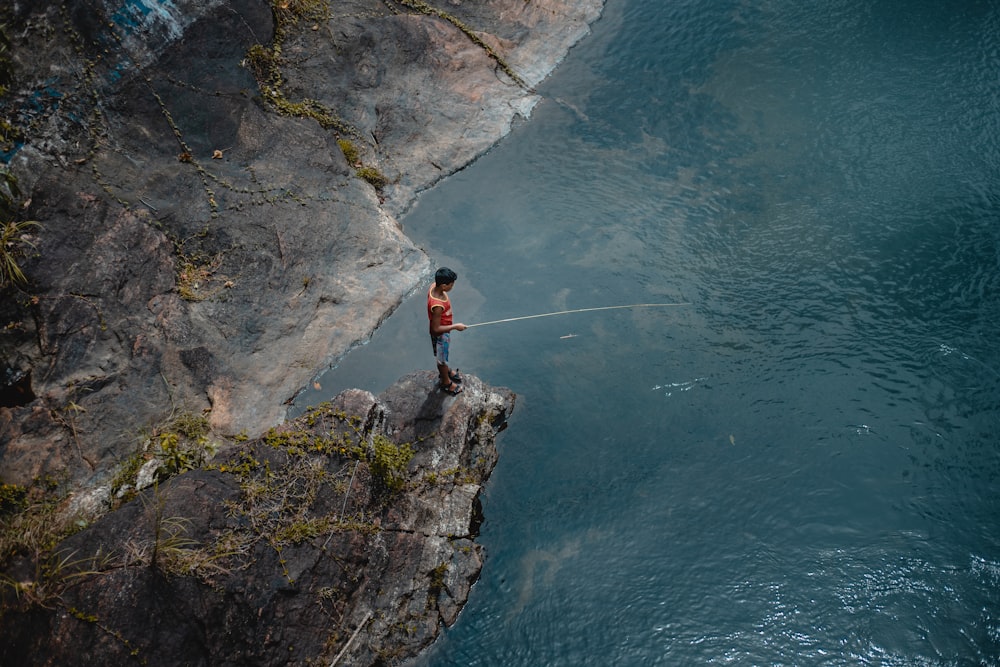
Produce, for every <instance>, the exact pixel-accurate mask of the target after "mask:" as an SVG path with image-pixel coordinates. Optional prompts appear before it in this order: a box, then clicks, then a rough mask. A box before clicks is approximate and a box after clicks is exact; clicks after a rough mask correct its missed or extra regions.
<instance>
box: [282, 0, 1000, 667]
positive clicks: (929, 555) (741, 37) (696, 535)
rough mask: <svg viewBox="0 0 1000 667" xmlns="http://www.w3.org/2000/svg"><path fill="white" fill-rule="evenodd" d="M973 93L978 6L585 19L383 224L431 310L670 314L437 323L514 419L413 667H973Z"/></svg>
mask: <svg viewBox="0 0 1000 667" xmlns="http://www.w3.org/2000/svg"><path fill="white" fill-rule="evenodd" d="M998 72H1000V5H998V4H997V3H995V2H985V1H984V2H975V1H964V2H961V3H942V2H929V1H915V2H914V1H911V2H905V3H904V2H889V1H886V2H880V3H869V2H861V1H859V0H834V1H827V2H805V3H803V2H791V1H789V0H773V1H771V2H767V1H763V0H762V1H758V2H736V1H733V2H723V1H716V0H711V1H710V0H702V1H700V2H681V1H671V2H663V3H650V2H646V3H640V2H637V1H635V0H611V1H610V2H609V4H608V6H607V8H606V11H605V15H604V17H603V18H602V19H601V21H600V22H598V24H597V25H596V26H595V32H594V34H593V35H592V36H591V37H589V38H588V39H587V40H586V41H585V42H584V43H583V44H581V45H580V46H579V47H577V48H576V49H575V50H574V51H573V52H572V53H571V54H570V57H569V58H568V59H567V61H566V62H565V63H564V64H563V66H561V67H560V69H559V70H557V72H556V73H555V74H554V75H553V76H552V77H551V78H550V79H549V80H547V81H546V82H545V83H544V84H543V86H542V87H541V92H542V93H543V94H544V95H545V97H546V100H545V101H544V102H543V103H541V104H540V105H539V107H538V108H537V109H536V111H535V113H534V115H533V118H532V119H531V121H530V122H529V123H526V124H524V125H522V126H520V127H518V128H517V129H516V131H515V132H514V133H513V134H512V135H511V137H509V138H508V140H506V141H505V142H503V143H502V144H501V145H500V146H498V147H497V148H496V149H494V150H493V151H492V152H491V153H489V154H488V155H487V156H485V157H483V158H482V159H481V160H479V161H478V162H477V163H475V164H474V165H473V166H472V167H470V168H469V169H467V170H465V171H464V172H462V173H460V174H458V175H456V176H454V177H453V178H451V179H448V180H447V181H445V182H444V183H443V184H441V185H440V186H439V187H437V188H436V189H435V190H433V191H431V192H429V193H427V194H426V195H425V196H423V197H422V198H421V200H420V201H419V202H418V204H417V205H416V206H415V208H414V209H413V210H412V211H411V213H410V214H409V215H408V216H407V217H406V218H405V219H404V221H403V222H404V225H405V227H406V230H407V232H408V234H410V235H411V237H412V238H414V239H415V240H417V241H418V242H419V243H420V244H422V245H423V246H424V247H425V248H426V249H427V250H428V252H429V253H430V254H431V255H432V256H433V257H435V259H436V261H437V262H438V263H439V264H444V265H448V266H451V267H452V268H454V269H456V270H457V271H458V273H459V282H458V283H457V285H456V287H455V289H454V291H453V292H452V298H453V301H454V303H455V311H456V318H457V319H458V320H459V321H464V322H467V323H472V322H481V321H486V320H494V319H500V318H505V317H514V316H520V315H526V314H532V313H542V312H547V311H555V310H563V309H571V308H589V307H598V306H607V305H616V304H628V303H646V302H663V301H668V302H675V301H685V302H690V304H691V305H690V306H687V307H681V308H675V309H637V310H616V311H605V312H598V313H581V314H575V315H565V316H560V317H552V318H544V319H538V320H527V321H521V322H515V323H509V324H498V325H494V326H488V327H482V328H476V329H470V330H468V331H466V332H463V333H457V334H455V335H454V338H453V350H452V358H453V361H454V362H455V365H457V366H459V367H461V368H463V369H464V370H466V371H467V372H472V373H475V374H476V375H478V376H480V377H482V378H483V379H485V380H486V381H488V382H490V383H492V384H496V385H506V386H509V387H511V388H513V389H514V390H515V391H516V392H518V394H519V404H518V409H517V412H516V414H515V417H514V419H513V422H512V425H511V428H509V429H508V430H507V431H506V432H505V433H504V435H503V436H502V437H501V440H500V449H501V458H500V462H499V464H498V466H497V468H496V471H495V472H494V475H493V477H492V479H491V480H490V482H489V484H488V486H487V488H486V489H485V492H484V498H483V499H484V509H485V513H486V517H487V521H486V523H485V524H484V525H483V532H482V535H481V538H480V539H481V541H482V543H483V544H484V545H485V546H486V548H487V550H488V553H489V557H488V560H487V563H486V566H485V568H484V570H483V573H482V578H481V579H480V581H479V582H478V583H477V584H476V586H475V587H474V589H473V593H472V597H471V599H470V601H469V603H468V605H467V607H466V609H465V610H464V611H463V613H462V615H461V617H460V619H459V621H458V623H457V624H456V625H455V626H454V627H453V628H450V629H448V630H447V631H446V632H444V634H443V636H442V638H441V639H440V641H439V642H438V643H437V644H435V646H434V647H432V648H431V649H430V650H429V651H428V652H427V653H426V654H425V655H423V656H421V657H420V658H418V659H417V660H416V661H414V662H413V665H414V667H417V666H420V667H439V666H445V665H449V666H450V665H455V666H458V665H461V666H468V665H505V666H511V665H524V666H526V667H527V666H532V667H535V666H538V665H553V666H554V665H567V666H579V665H594V666H601V667H605V666H607V665H629V666H630V665H637V666H638V665H642V666H646V665H689V664H737V665H859V664H868V665H997V664H1000V534H998V521H997V517H998V516H1000V500H998V499H1000V494H998V491H1000V447H998V444H1000V442H998V440H1000V349H998V348H1000V346H998V345H997V339H998V336H997V332H998V328H1000V327H998V325H1000V189H998V185H1000V178H998V175H1000V165H998V162H1000V113H998V112H1000V78H998ZM423 307H424V306H423V295H422V294H420V293H418V294H417V295H416V296H415V297H414V298H413V299H411V300H409V301H407V302H406V303H405V304H404V306H403V307H402V308H401V309H400V310H399V312H397V314H395V315H394V316H393V317H392V318H390V319H389V320H388V321H387V322H386V324H385V325H384V326H383V327H382V328H381V329H380V330H379V331H378V332H377V333H376V335H375V336H374V337H373V339H372V341H371V342H370V343H369V344H368V345H367V346H365V347H363V348H359V349H358V350H356V351H354V352H352V353H351V354H350V355H348V356H347V357H346V358H345V360H344V361H343V363H341V364H340V365H339V366H338V368H336V369H335V370H333V371H332V372H330V373H328V374H327V375H326V376H324V377H323V378H321V380H320V383H321V385H322V390H316V391H310V392H309V393H308V394H306V395H304V396H303V397H301V398H300V399H299V404H301V405H305V404H307V403H309V402H316V401H317V400H320V399H322V398H324V397H326V396H329V395H330V394H333V393H336V392H337V391H339V389H341V388H344V387H348V386H360V387H363V388H367V389H370V390H372V391H376V392H377V391H380V390H381V389H383V388H384V387H385V386H387V385H388V384H389V383H390V382H391V381H392V380H394V379H396V378H397V377H399V376H400V375H402V374H404V373H406V372H408V371H410V370H412V369H414V368H428V369H430V368H433V363H432V360H431V356H430V345H429V342H428V340H427V336H426V333H425V332H426V316H425V315H424V314H423V312H422V309H423Z"/></svg>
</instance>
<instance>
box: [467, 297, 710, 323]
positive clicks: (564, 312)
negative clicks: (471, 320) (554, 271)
mask: <svg viewBox="0 0 1000 667" xmlns="http://www.w3.org/2000/svg"><path fill="white" fill-rule="evenodd" d="M690 305H691V304H690V303H631V304H628V305H626V306H601V307H599V308H576V309H574V310H559V311H556V312H554V313H541V314H539V315H523V316H521V317H508V318H507V319H504V320H493V321H491V322H478V323H476V324H466V325H465V328H466V329H471V328H472V327H485V326H487V325H489V324H502V323H504V322H517V321H518V320H533V319H535V318H537V317H552V316H553V315H568V314H569V313H589V312H591V311H595V310H617V309H619V308H672V307H677V306H690Z"/></svg>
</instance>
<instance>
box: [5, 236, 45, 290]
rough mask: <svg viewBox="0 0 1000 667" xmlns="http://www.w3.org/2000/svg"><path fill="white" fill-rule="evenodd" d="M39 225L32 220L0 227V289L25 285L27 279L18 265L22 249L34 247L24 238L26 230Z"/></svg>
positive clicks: (22, 252)
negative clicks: (18, 284) (13, 285)
mask: <svg viewBox="0 0 1000 667" xmlns="http://www.w3.org/2000/svg"><path fill="white" fill-rule="evenodd" d="M39 226H40V225H39V224H38V223H37V222H35V221H33V220H24V221H22V222H14V221H10V222H7V223H5V224H4V225H3V226H2V227H0V287H6V286H7V285H8V284H12V283H25V282H27V279H26V278H25V277H24V272H23V271H21V267H20V265H19V264H18V262H19V260H20V258H21V256H22V255H23V254H24V247H25V246H30V247H32V248H34V247H35V245H34V244H33V243H31V242H30V241H28V240H27V239H26V238H24V236H25V234H27V232H28V230H29V229H30V228H32V227H39Z"/></svg>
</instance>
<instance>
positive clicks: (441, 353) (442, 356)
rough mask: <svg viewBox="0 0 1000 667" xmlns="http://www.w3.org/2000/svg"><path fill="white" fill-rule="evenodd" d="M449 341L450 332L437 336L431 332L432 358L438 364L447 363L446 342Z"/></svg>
mask: <svg viewBox="0 0 1000 667" xmlns="http://www.w3.org/2000/svg"><path fill="white" fill-rule="evenodd" d="M450 342H451V333H450V332H449V333H443V334H441V335H439V336H435V335H434V334H431V346H432V347H433V348H434V358H435V359H437V362H438V364H443V365H447V363H448V343H450Z"/></svg>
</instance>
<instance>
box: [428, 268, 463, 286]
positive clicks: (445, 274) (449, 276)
mask: <svg viewBox="0 0 1000 667" xmlns="http://www.w3.org/2000/svg"><path fill="white" fill-rule="evenodd" d="M457 279H458V274H457V273H455V272H454V271H452V270H451V269H449V268H448V267H446V266H442V267H441V268H440V269H438V270H437V273H435V274H434V284H435V285H448V284H450V283H453V282H455V281H456V280H457Z"/></svg>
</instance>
